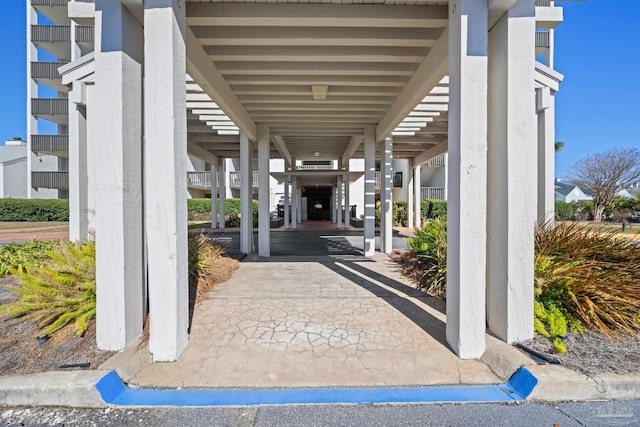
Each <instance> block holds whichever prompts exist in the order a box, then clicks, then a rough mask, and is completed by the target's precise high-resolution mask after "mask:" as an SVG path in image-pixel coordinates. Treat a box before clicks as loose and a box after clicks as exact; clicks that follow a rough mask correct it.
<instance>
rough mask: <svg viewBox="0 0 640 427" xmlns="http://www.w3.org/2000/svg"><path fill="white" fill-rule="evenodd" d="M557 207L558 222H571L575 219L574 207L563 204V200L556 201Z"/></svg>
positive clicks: (556, 216)
mask: <svg viewBox="0 0 640 427" xmlns="http://www.w3.org/2000/svg"><path fill="white" fill-rule="evenodd" d="M555 207H556V209H555V218H556V220H558V221H569V220H570V219H572V218H573V205H571V204H569V203H567V202H563V201H562V200H556V203H555Z"/></svg>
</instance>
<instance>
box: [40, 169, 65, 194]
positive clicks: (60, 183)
mask: <svg viewBox="0 0 640 427" xmlns="http://www.w3.org/2000/svg"><path fill="white" fill-rule="evenodd" d="M31 186H32V187H33V188H52V189H58V190H68V189H69V172H31Z"/></svg>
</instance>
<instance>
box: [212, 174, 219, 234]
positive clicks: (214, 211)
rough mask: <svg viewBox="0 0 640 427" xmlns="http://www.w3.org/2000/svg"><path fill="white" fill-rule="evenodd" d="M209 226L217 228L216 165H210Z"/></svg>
mask: <svg viewBox="0 0 640 427" xmlns="http://www.w3.org/2000/svg"><path fill="white" fill-rule="evenodd" d="M211 228H218V167H217V166H216V165H213V164H212V165H211Z"/></svg>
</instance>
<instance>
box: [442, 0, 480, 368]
mask: <svg viewBox="0 0 640 427" xmlns="http://www.w3.org/2000/svg"><path fill="white" fill-rule="evenodd" d="M487 13H488V10H487V2H482V1H477V0H453V1H451V2H450V3H449V158H450V159H451V162H449V183H450V187H449V188H450V192H451V194H450V197H449V205H448V214H447V219H448V224H447V234H448V250H447V326H446V338H447V343H448V344H449V346H451V348H452V349H453V351H454V352H455V353H456V354H457V355H458V356H459V357H460V358H462V359H476V358H479V357H480V356H482V354H483V353H484V350H485V280H486V278H485V271H486V262H485V251H484V250H483V249H484V247H485V241H486V236H485V233H486V209H487V184H486V176H487V156H486V150H487V31H488V28H487V19H488V16H487Z"/></svg>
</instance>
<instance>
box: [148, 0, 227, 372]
mask: <svg viewBox="0 0 640 427" xmlns="http://www.w3.org/2000/svg"><path fill="white" fill-rule="evenodd" d="M184 32H185V9H184V7H181V6H178V5H177V3H176V2H175V1H173V0H154V1H153V2H145V11H144V41H145V43H144V55H145V77H144V132H145V141H146V144H145V150H144V179H145V183H146V185H145V189H144V193H145V225H146V230H147V233H146V236H147V264H148V271H149V273H148V286H149V319H150V324H149V326H150V328H149V331H150V333H149V351H150V352H151V354H152V355H153V360H154V361H156V362H163V361H172V360H176V359H177V358H178V357H179V356H180V354H182V352H183V351H184V349H185V348H186V346H187V342H188V334H187V330H188V327H189V271H188V270H189V269H188V260H187V253H188V249H187V234H188V231H187V226H186V225H187V205H186V203H185V201H186V200H187V182H186V181H187V165H186V159H187V156H186V153H187V96H186V93H187V92H186V91H187V88H186V81H185V79H184V70H185V69H186V44H185V33H184ZM213 169H214V170H215V167H214V168H213ZM214 195H215V190H214V188H212V197H213V196H214ZM212 207H213V206H212Z"/></svg>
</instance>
